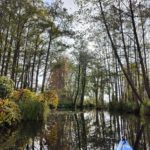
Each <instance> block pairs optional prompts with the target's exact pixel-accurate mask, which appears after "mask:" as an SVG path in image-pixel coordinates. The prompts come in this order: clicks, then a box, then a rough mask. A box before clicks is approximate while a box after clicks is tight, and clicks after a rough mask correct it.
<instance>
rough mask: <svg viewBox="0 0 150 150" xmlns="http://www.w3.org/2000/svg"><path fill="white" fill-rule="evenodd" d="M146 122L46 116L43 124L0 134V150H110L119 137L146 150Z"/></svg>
mask: <svg viewBox="0 0 150 150" xmlns="http://www.w3.org/2000/svg"><path fill="white" fill-rule="evenodd" d="M149 119H150V118H146V119H143V118H140V117H136V116H131V115H127V116H120V115H116V114H115V115H112V114H110V113H108V112H96V111H88V112H77V113H75V112H66V111H59V112H53V113H51V114H50V116H49V119H48V121H47V123H46V124H44V125H42V124H40V123H35V122H28V123H24V124H21V125H20V126H19V127H18V128H17V129H13V130H7V132H6V131H5V132H3V131H1V132H0V150H113V149H114V144H115V143H116V142H117V141H118V140H119V139H120V135H121V133H125V134H126V137H127V139H128V141H129V143H130V145H132V146H133V147H134V149H135V150H150V121H149Z"/></svg>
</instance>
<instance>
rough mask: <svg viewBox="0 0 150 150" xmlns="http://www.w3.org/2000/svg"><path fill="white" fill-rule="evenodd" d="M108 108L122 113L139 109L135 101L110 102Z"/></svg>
mask: <svg viewBox="0 0 150 150" xmlns="http://www.w3.org/2000/svg"><path fill="white" fill-rule="evenodd" d="M108 108H109V110H110V111H118V112H121V113H134V112H138V111H139V110H138V107H137V105H136V104H135V103H134V102H123V101H120V102H110V103H109V104H108Z"/></svg>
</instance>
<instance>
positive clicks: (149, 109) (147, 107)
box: [140, 100, 150, 115]
mask: <svg viewBox="0 0 150 150" xmlns="http://www.w3.org/2000/svg"><path fill="white" fill-rule="evenodd" d="M140 112H141V114H142V115H150V101H149V100H146V101H144V105H142V107H141V110H140Z"/></svg>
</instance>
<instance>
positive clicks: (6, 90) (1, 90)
mask: <svg viewBox="0 0 150 150" xmlns="http://www.w3.org/2000/svg"><path fill="white" fill-rule="evenodd" d="M13 89H14V83H13V81H12V80H11V79H9V78H7V77H5V76H1V77H0V98H2V99H5V98H8V97H9V96H10V94H11V92H12V91H13Z"/></svg>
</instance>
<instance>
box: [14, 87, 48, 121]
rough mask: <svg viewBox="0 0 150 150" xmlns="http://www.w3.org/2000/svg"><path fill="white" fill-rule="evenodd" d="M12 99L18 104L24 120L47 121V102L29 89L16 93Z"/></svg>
mask: <svg viewBox="0 0 150 150" xmlns="http://www.w3.org/2000/svg"><path fill="white" fill-rule="evenodd" d="M11 99H12V100H13V101H15V102H17V103H18V105H19V107H20V110H21V115H22V119H23V120H30V121H38V120H45V118H46V116H47V114H48V112H49V108H48V105H47V102H46V101H44V100H43V99H42V97H41V96H40V95H36V93H35V92H32V91H30V90H28V89H20V90H18V91H14V92H13V94H12V95H11Z"/></svg>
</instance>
